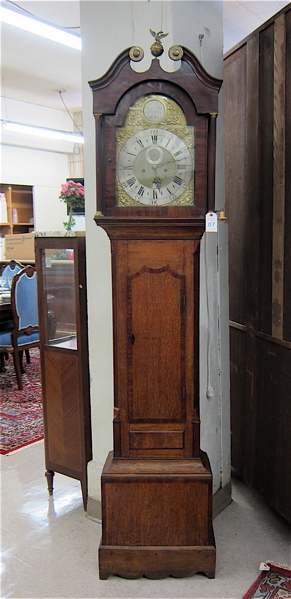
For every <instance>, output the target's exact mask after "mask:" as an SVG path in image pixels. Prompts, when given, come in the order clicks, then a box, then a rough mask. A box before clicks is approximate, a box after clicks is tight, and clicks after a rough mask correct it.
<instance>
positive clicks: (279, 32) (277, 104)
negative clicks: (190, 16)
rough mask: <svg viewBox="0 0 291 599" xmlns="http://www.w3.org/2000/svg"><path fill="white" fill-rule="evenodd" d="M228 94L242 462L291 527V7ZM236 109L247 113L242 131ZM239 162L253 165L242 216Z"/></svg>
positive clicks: (240, 52)
mask: <svg viewBox="0 0 291 599" xmlns="http://www.w3.org/2000/svg"><path fill="white" fill-rule="evenodd" d="M243 56H246V60H245V61H243V58H242V57H243ZM244 68H245V74H244V73H242V70H243V69H244ZM239 78H241V81H242V85H240V86H238V87H239V92H238V90H237V89H236V87H235V84H237V83H238V80H239ZM244 84H245V85H244ZM225 89H226V92H227V93H226V105H225V115H226V118H225V126H226V129H227V131H226V162H227V164H226V193H227V196H228V197H227V216H228V220H229V260H230V314H231V323H230V325H231V333H230V360H231V379H230V385H231V426H232V464H233V466H234V468H236V469H237V470H238V472H239V473H240V474H241V475H242V476H243V478H244V480H245V481H246V482H247V483H248V484H250V485H252V486H254V487H255V488H257V489H258V490H259V491H261V492H262V493H263V494H264V496H265V497H266V499H267V500H268V501H269V502H270V503H271V504H272V505H273V506H274V507H275V508H276V509H277V510H278V511H279V512H280V513H281V514H282V515H283V516H284V518H286V519H287V520H288V521H291V512H290V505H291V501H290V496H291V491H290V487H291V481H290V454H291V448H290V396H291V381H290V342H289V340H290V338H291V260H290V256H291V235H290V225H291V202H290V201H289V200H290V197H291V10H290V5H288V7H285V8H284V9H282V10H281V11H280V13H278V14H277V15H275V17H274V18H273V19H270V20H269V21H268V22H267V23H266V24H264V25H262V27H260V29H258V30H256V31H255V32H254V33H253V34H251V35H250V36H249V37H248V38H247V39H246V40H245V41H244V42H243V43H242V44H241V46H240V47H239V48H236V49H234V50H233V52H230V53H229V54H228V56H227V57H226V59H225ZM239 94H240V96H241V97H238V96H239ZM239 104H241V106H240V107H239ZM234 107H235V108H237V107H238V111H239V110H241V111H242V112H243V111H244V110H245V121H244V122H242V121H240V122H239V127H238V128H237V129H235V128H234V127H233V122H232V120H231V119H230V121H228V120H227V116H228V114H230V115H232V114H233V112H234ZM241 136H245V144H244V145H240V144H241ZM235 161H239V162H240V163H241V164H245V169H244V170H242V167H240V168H241V172H242V174H243V177H244V179H242V180H241V181H240V182H239V183H240V185H241V192H240V191H238V197H240V199H241V201H242V204H243V206H241V210H239V211H238V202H237V198H236V197H234V195H233V190H234V189H236V187H235V183H234V181H233V179H234V173H237V172H238V171H237V170H236V169H237V167H236V165H235V164H234V163H235ZM228 179H229V180H228ZM251 207H253V213H252V210H251ZM238 212H239V214H238ZM237 219H238V220H239V223H240V224H239V228H237V226H236V225H237ZM237 269H238V271H239V273H237V272H236V271H237ZM239 275H240V276H241V277H243V279H244V283H245V286H244V293H245V298H244V299H241V297H240V294H241V293H243V289H242V285H241V284H240V281H239ZM232 315H233V316H232ZM286 402H287V403H286Z"/></svg>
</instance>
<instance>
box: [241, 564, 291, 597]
mask: <svg viewBox="0 0 291 599" xmlns="http://www.w3.org/2000/svg"><path fill="white" fill-rule="evenodd" d="M262 567H264V568H265V569H264V570H263V571H262V572H261V574H260V576H259V577H258V578H257V580H256V581H255V582H254V584H253V585H252V586H251V588H250V589H249V590H248V591H247V593H246V594H245V595H244V596H243V598H242V599H291V567H290V566H282V565H280V564H273V563H270V562H267V563H266V564H262ZM267 568H268V569H267Z"/></svg>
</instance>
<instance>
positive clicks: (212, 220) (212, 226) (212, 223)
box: [205, 212, 217, 233]
mask: <svg viewBox="0 0 291 599" xmlns="http://www.w3.org/2000/svg"><path fill="white" fill-rule="evenodd" d="M205 218H206V232H208V233H217V214H215V212H208V213H207V214H206V217H205Z"/></svg>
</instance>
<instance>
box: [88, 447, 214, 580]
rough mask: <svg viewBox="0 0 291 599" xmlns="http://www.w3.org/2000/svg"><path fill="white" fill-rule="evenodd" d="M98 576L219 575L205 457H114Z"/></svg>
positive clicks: (106, 475)
mask: <svg viewBox="0 0 291 599" xmlns="http://www.w3.org/2000/svg"><path fill="white" fill-rule="evenodd" d="M101 484H102V540H101V544H100V547H99V575H100V578H101V579H106V578H108V576H109V575H110V574H115V575H119V576H122V577H124V578H139V577H141V576H146V577H147V578H154V579H158V578H165V577H166V576H169V575H172V576H176V577H185V576H192V575H193V574H195V573H196V572H202V573H204V574H206V575H207V576H208V577H209V578H214V576H215V560H216V550H215V542H214V537H213V530H212V475H211V471H210V467H209V463H208V459H207V456H206V455H205V454H203V453H201V457H199V458H192V459H182V460H181V459H179V460H175V459H167V460H163V459H159V460H155V459H143V460H137V459H131V458H115V459H114V458H113V454H112V453H110V454H109V456H108V459H107V462H106V464H105V466H104V469H103V473H102V478H101Z"/></svg>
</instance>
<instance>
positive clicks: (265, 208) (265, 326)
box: [258, 23, 274, 335]
mask: <svg viewBox="0 0 291 599" xmlns="http://www.w3.org/2000/svg"><path fill="white" fill-rule="evenodd" d="M259 52H260V71H259V88H260V89H259V94H260V95H259V104H260V110H259V131H258V134H259V137H260V146H259V153H260V168H259V172H258V179H259V191H260V203H259V221H260V236H259V247H258V251H259V265H260V269H259V273H258V276H259V297H258V313H259V330H260V331H263V332H264V333H267V334H269V335H270V334H271V332H272V237H273V114H274V94H273V89H274V24H273V23H272V24H271V25H269V27H267V28H266V29H264V30H263V31H261V33H260V48H259Z"/></svg>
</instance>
